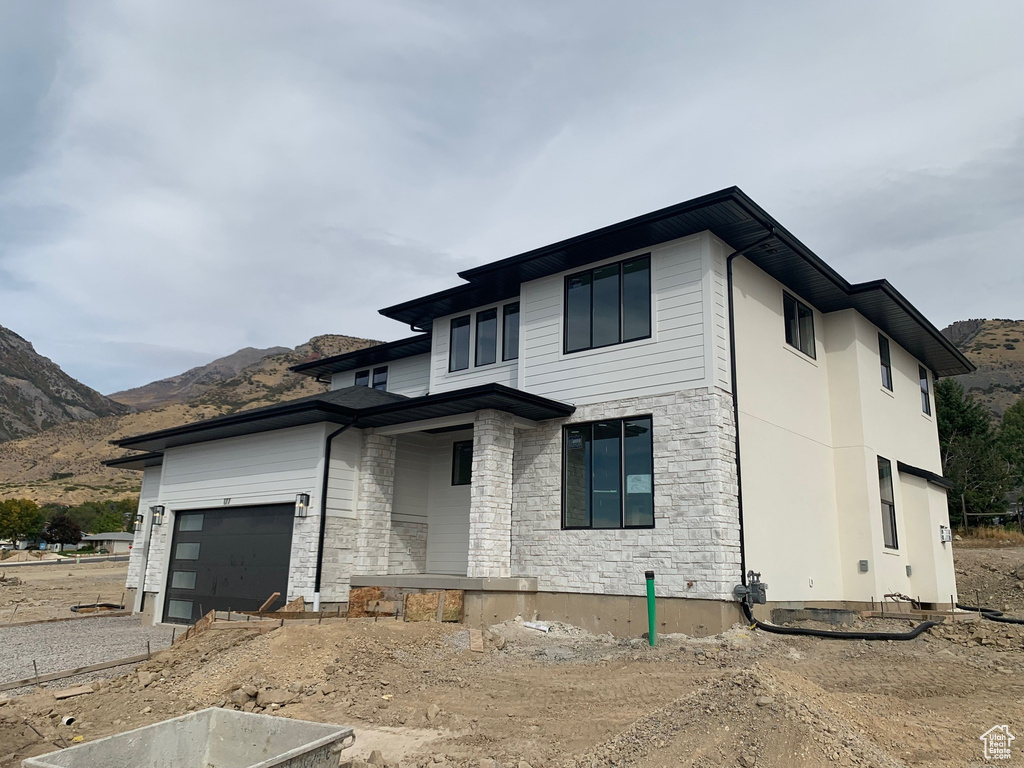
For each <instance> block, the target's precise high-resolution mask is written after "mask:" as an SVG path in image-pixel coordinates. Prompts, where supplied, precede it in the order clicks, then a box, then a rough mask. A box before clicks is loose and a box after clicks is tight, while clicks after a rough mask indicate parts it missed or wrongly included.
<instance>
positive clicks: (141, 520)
mask: <svg viewBox="0 0 1024 768" xmlns="http://www.w3.org/2000/svg"><path fill="white" fill-rule="evenodd" d="M145 522H146V516H145V515H144V514H142V513H141V512H139V514H137V515H136V516H135V527H136V528H141V527H142V524H143V523H145Z"/></svg>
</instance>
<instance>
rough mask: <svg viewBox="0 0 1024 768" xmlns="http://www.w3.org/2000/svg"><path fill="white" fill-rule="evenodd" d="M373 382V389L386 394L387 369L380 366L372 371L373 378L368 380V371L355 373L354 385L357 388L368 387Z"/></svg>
mask: <svg viewBox="0 0 1024 768" xmlns="http://www.w3.org/2000/svg"><path fill="white" fill-rule="evenodd" d="M371 381H372V382H373V388H374V389H379V390H381V391H382V392H386V391H387V388H388V367H387V366H386V365H385V366H382V367H380V368H374V369H373V378H372V379H371V378H370V371H369V370H365V371H356V378H355V385H356V386H357V387H368V386H370V382H371Z"/></svg>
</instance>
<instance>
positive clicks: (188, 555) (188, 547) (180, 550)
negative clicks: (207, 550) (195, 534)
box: [174, 541, 199, 560]
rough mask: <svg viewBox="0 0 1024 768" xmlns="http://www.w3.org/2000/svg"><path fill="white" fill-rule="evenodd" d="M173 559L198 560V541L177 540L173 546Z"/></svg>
mask: <svg viewBox="0 0 1024 768" xmlns="http://www.w3.org/2000/svg"><path fill="white" fill-rule="evenodd" d="M174 559H175V560H198V559H199V543H198V542H194V541H179V542H178V544H177V546H175V548H174Z"/></svg>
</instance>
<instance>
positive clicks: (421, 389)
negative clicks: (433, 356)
mask: <svg viewBox="0 0 1024 768" xmlns="http://www.w3.org/2000/svg"><path fill="white" fill-rule="evenodd" d="M380 367H381V366H379V365H374V366H370V367H369V369H367V368H360V369H359V370H361V371H365V370H370V371H371V374H372V371H373V369H374V368H380ZM387 369H388V392H395V393H396V394H399V395H405V396H406V397H419V396H421V395H425V394H427V391H428V390H429V388H430V355H429V354H422V355H413V356H412V357H403V358H401V359H399V360H392V361H391V362H390V363H388V364H387ZM355 378H356V372H355V371H342V372H341V373H336V374H334V375H333V376H332V377H331V391H334V390H336V389H344V388H345V387H351V386H353V385H354V384H355Z"/></svg>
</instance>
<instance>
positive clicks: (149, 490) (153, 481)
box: [125, 467, 161, 589]
mask: <svg viewBox="0 0 1024 768" xmlns="http://www.w3.org/2000/svg"><path fill="white" fill-rule="evenodd" d="M160 470H161V467H148V468H147V469H144V470H143V471H142V490H141V491H140V492H139V508H138V511H137V514H140V515H145V516H146V523H145V525H140V526H138V527H137V528H136V529H135V539H134V540H133V541H132V551H131V554H130V555H129V557H128V578H127V579H126V581H125V586H126V587H127V588H128V589H135V588H136V587H138V584H139V571H140V570H141V569H142V560H143V558H144V557H145V555H146V542H145V541H144V540H143V539H144V537H145V534H146V528H145V526H146V525H149V508H150V507H151V506H153V505H154V504H156V503H157V498H159V496H160Z"/></svg>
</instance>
